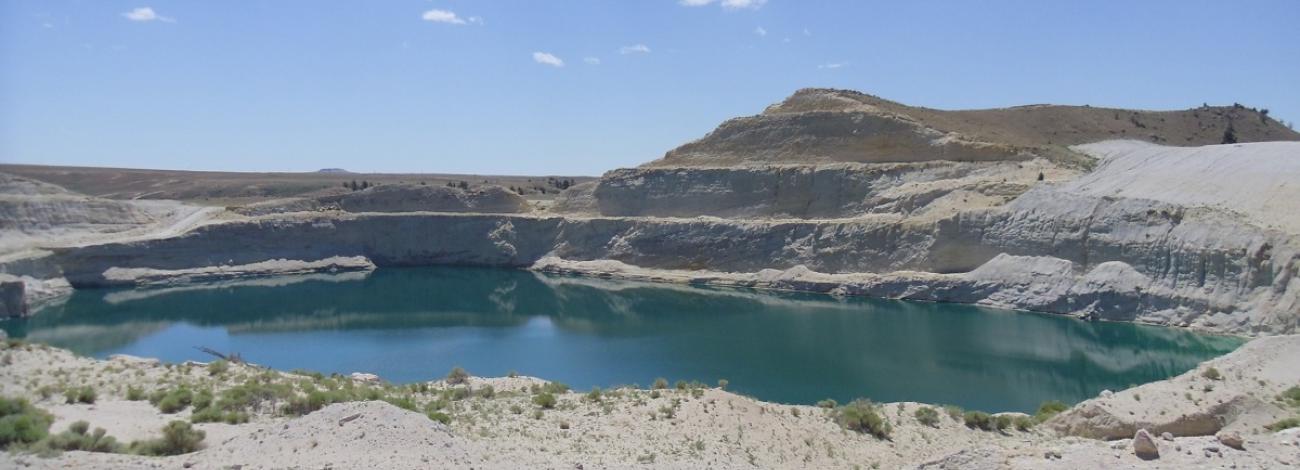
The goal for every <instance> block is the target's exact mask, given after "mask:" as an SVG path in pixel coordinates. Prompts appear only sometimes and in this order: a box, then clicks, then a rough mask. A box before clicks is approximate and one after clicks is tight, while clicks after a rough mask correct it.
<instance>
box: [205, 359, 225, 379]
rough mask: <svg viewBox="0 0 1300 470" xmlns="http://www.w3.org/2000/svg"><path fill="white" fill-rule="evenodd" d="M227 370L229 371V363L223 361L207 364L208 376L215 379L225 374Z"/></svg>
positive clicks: (218, 360)
mask: <svg viewBox="0 0 1300 470" xmlns="http://www.w3.org/2000/svg"><path fill="white" fill-rule="evenodd" d="M228 370H230V363H229V362H227V361H226V360H225V359H217V360H215V361H212V362H209V363H208V375H211V376H214V377H215V376H218V375H222V374H225V373H226V371H228Z"/></svg>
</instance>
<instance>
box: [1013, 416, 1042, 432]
mask: <svg viewBox="0 0 1300 470" xmlns="http://www.w3.org/2000/svg"><path fill="white" fill-rule="evenodd" d="M1011 424H1012V425H1014V426H1015V427H1016V430H1017V431H1021V432H1024V431H1028V430H1030V429H1032V428H1033V427H1034V425H1035V424H1037V423H1036V422H1035V421H1034V419H1033V418H1030V417H1028V416H1017V417H1016V418H1015V419H1014V420H1012V421H1011Z"/></svg>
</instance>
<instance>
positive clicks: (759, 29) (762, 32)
mask: <svg viewBox="0 0 1300 470" xmlns="http://www.w3.org/2000/svg"><path fill="white" fill-rule="evenodd" d="M754 34H757V35H759V36H767V30H766V29H763V27H762V26H759V27H757V28H754Z"/></svg>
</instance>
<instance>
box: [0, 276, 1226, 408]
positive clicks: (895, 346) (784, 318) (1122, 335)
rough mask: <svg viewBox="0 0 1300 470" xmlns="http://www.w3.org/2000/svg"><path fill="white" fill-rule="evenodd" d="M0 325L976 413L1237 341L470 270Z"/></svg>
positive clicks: (226, 292) (311, 283) (284, 364)
mask: <svg viewBox="0 0 1300 470" xmlns="http://www.w3.org/2000/svg"><path fill="white" fill-rule="evenodd" d="M0 325H3V327H4V328H5V329H6V330H7V331H8V332H9V333H10V334H11V335H14V336H26V337H28V338H30V339H32V340H36V341H42V342H46V343H49V344H53V345H56V346H60V347H65V348H69V349H72V350H74V351H77V352H80V353H84V354H90V355H96V356H106V355H109V354H116V353H127V354H135V355H141V356H152V357H160V358H163V359H165V360H170V361H180V360H186V359H201V360H202V359H206V358H204V357H203V356H202V353H199V352H197V351H196V350H194V348H193V347H194V346H200V345H202V346H208V347H212V348H215V349H218V350H225V351H238V352H240V353H241V354H243V355H244V357H246V358H249V359H250V360H253V361H255V362H259V363H262V364H265V365H269V366H272V367H277V368H283V369H293V368H306V369H314V370H321V371H325V372H342V373H346V372H352V371H369V372H375V373H378V374H380V375H381V376H383V377H385V378H387V379H389V380H393V381H399V382H401V381H415V380H423V379H429V378H433V377H438V376H440V375H441V374H443V373H445V372H446V371H447V370H448V369H450V368H451V367H452V366H453V365H461V366H464V367H466V368H467V369H469V370H470V371H472V372H476V373H480V374H485V375H497V374H504V373H505V372H506V371H508V370H518V371H519V372H521V373H524V374H528V375H536V376H540V377H546V378H550V379H554V380H562V381H565V382H567V383H569V384H571V385H574V386H576V387H579V388H585V387H590V386H597V385H598V386H610V385H614V384H623V383H641V384H648V383H649V382H650V381H651V380H652V379H653V378H654V377H657V376H665V377H669V378H671V379H673V380H676V379H679V378H681V379H687V380H691V379H696V380H701V381H705V382H709V383H712V382H713V381H715V380H717V379H719V378H726V379H728V380H729V381H730V382H731V384H732V388H733V389H736V390H739V391H741V392H744V393H748V394H752V395H755V396H757V397H759V398H762V399H765V400H772V401H780V402H798V403H811V402H814V401H816V400H818V399H821V398H827V397H831V398H835V399H837V400H840V401H844V400H847V399H850V398H853V397H856V396H869V397H872V398H874V399H876V400H882V401H897V400H914V401H924V402H933V403H955V404H959V405H962V406H965V407H970V408H980V409H988V410H1029V409H1032V408H1033V407H1034V406H1036V405H1037V404H1038V403H1039V402H1040V401H1042V400H1045V399H1062V400H1066V401H1077V400H1080V399H1083V398H1086V397H1088V396H1092V395H1095V394H1096V393H1097V392H1099V391H1100V390H1102V389H1106V388H1122V387H1126V386H1128V385H1129V384H1135V383H1142V382H1147V381H1150V380H1157V379H1161V378H1165V377H1168V376H1171V375H1175V374H1177V373H1180V372H1182V371H1185V370H1187V369H1190V368H1191V367H1193V366H1194V365H1195V364H1196V363H1197V362H1199V361H1202V360H1205V359H1207V358H1210V357H1213V356H1215V355H1218V354H1222V353H1224V352H1227V351H1229V350H1231V349H1232V348H1234V347H1235V346H1237V344H1239V343H1238V341H1237V340H1233V339H1229V338H1221V337H1209V336H1200V335H1195V334H1191V333H1189V332H1186V331H1180V330H1173V329H1163V328H1152V327H1141V326H1136V325H1128V324H1098V323H1085V322H1081V321H1076V320H1072V319H1068V318H1061V317H1052V316H1043V315H1033V314H1025V313H1014V312H1005V311H997V310H989V309H980V308H975V307H970V306H961V305H951V304H933V303H919V302H900V301H886V300H875V299H847V300H836V299H831V298H829V297H825V296H819V295H811V294H793V293H782V294H772V293H757V292H750V291H744V290H732V289H710V288H697V287H687V286H674V285H662V284H644V283H633V282H621V281H610V280H598V279H588V278H574V277H557V276H547V275H541V274H535V273H530V272H524V271H509V270H492V269H475V268H412V269H388V270H380V271H378V272H375V273H373V274H371V275H369V276H358V275H356V274H352V275H344V276H315V277H298V278H284V279H270V280H258V281H248V282H239V283H229V284H215V285H207V286H202V287H195V286H190V287H183V288H171V289H155V290H101V291H95V290H84V291H78V292H77V293H75V294H74V295H73V296H72V297H71V298H69V299H68V300H67V302H65V303H63V304H62V305H57V306H52V307H49V308H47V309H45V310H44V311H42V312H40V313H39V314H38V315H36V316H35V317H32V318H30V319H27V320H20V321H7V322H3V323H0Z"/></svg>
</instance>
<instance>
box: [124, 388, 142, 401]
mask: <svg viewBox="0 0 1300 470" xmlns="http://www.w3.org/2000/svg"><path fill="white" fill-rule="evenodd" d="M126 399H127V400H130V401H143V400H144V399H145V396H144V389H142V388H140V387H135V386H127V387H126Z"/></svg>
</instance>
